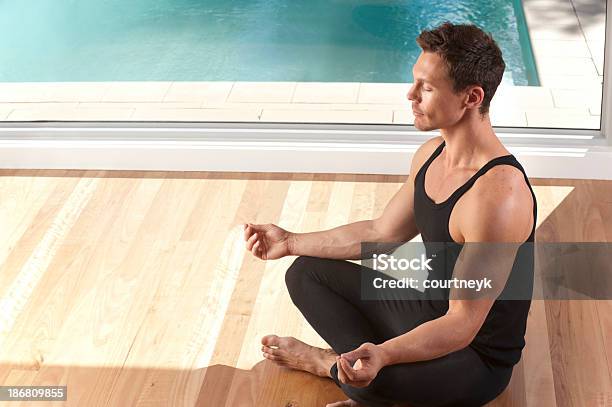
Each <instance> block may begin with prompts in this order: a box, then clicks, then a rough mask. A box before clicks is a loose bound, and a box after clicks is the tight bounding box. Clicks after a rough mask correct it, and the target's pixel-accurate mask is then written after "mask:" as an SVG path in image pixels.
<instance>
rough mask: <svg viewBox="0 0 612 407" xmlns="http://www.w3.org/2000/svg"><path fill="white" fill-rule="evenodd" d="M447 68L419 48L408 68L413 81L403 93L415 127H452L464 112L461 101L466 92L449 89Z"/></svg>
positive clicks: (429, 53) (432, 128)
mask: <svg viewBox="0 0 612 407" xmlns="http://www.w3.org/2000/svg"><path fill="white" fill-rule="evenodd" d="M447 69H448V68H447V66H446V64H445V63H444V60H443V59H442V57H440V56H439V55H438V54H436V53H434V52H421V55H419V58H418V59H417V61H416V64H415V65H414V67H413V69H412V73H413V77H414V83H413V85H412V87H411V88H410V90H409V91H408V95H407V97H408V100H410V101H411V102H412V111H413V113H414V127H416V128H417V129H419V130H423V131H428V130H436V129H440V128H448V127H452V126H453V125H454V124H455V123H457V122H458V121H459V120H460V119H461V117H462V116H463V114H464V113H465V108H464V107H463V108H462V107H461V105H462V102H463V101H464V100H465V98H466V97H467V96H466V93H465V92H461V93H460V94H458V95H457V94H455V93H453V85H452V83H451V80H450V78H449V77H448V72H447Z"/></svg>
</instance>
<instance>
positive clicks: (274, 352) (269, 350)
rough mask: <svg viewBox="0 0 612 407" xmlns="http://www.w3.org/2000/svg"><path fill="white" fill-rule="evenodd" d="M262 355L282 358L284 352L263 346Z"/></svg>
mask: <svg viewBox="0 0 612 407" xmlns="http://www.w3.org/2000/svg"><path fill="white" fill-rule="evenodd" d="M261 350H262V352H263V353H267V354H269V355H273V356H283V355H284V354H285V352H284V351H283V350H281V349H275V348H270V347H269V346H266V345H263V346H262V347H261Z"/></svg>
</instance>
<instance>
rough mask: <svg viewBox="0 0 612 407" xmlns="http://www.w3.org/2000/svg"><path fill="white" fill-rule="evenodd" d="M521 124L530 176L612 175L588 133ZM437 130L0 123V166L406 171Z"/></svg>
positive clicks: (514, 148) (603, 150) (514, 145)
mask: <svg viewBox="0 0 612 407" xmlns="http://www.w3.org/2000/svg"><path fill="white" fill-rule="evenodd" d="M391 127H393V126H391ZM527 130H529V129H527ZM527 130H520V131H519V130H515V129H513V130H512V131H510V132H504V131H501V130H497V129H496V132H497V134H498V135H499V136H500V137H501V138H502V140H503V141H504V143H505V145H506V146H507V147H508V149H509V150H510V151H511V152H512V153H513V154H515V155H516V157H517V158H518V160H519V161H520V162H521V163H522V164H523V166H524V167H525V170H526V171H527V174H528V175H529V176H530V177H532V178H576V179H612V148H611V147H610V146H607V145H606V144H605V140H602V139H600V138H599V139H598V138H597V137H596V136H594V133H593V132H589V131H582V132H578V131H576V132H573V133H572V132H569V131H566V132H562V133H561V132H559V134H551V133H546V134H544V133H526V131H527ZM531 131H533V130H531ZM435 135H436V134H435V133H423V132H418V131H415V130H412V129H409V128H404V129H402V130H401V131H398V130H397V126H395V128H394V129H393V130H389V128H384V127H379V128H378V129H372V128H368V129H366V130H364V129H363V127H360V128H356V127H353V128H346V127H337V128H330V127H329V126H309V127H304V126H303V125H302V126H301V127H299V128H298V127H287V126H272V125H270V126H267V127H265V128H246V127H243V128H239V127H238V128H236V127H231V126H216V127H209V128H206V129H203V128H201V127H200V128H191V127H180V126H178V127H177V126H174V127H172V128H168V127H166V128H160V127H156V128H151V127H149V128H143V127H135V126H134V127H123V128H113V127H98V128H82V127H76V126H73V127H61V128H60V127H46V128H42V127H36V128H33V127H30V128H17V127H13V128H10V127H6V126H5V127H3V128H0V136H2V137H1V138H0V168H11V169H102V170H163V171H240V172H298V173H300V172H308V173H358V174H398V175H406V174H408V170H409V168H410V161H411V159H412V155H413V153H414V151H415V150H416V148H417V147H418V146H419V145H420V144H422V143H423V141H424V140H426V139H427V138H430V137H433V136H435ZM306 140H308V141H306Z"/></svg>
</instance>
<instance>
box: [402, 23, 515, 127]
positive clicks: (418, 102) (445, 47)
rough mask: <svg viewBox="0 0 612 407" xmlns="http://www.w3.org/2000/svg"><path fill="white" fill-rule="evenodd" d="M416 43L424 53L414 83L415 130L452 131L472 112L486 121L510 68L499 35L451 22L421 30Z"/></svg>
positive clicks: (416, 68)
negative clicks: (454, 126)
mask: <svg viewBox="0 0 612 407" xmlns="http://www.w3.org/2000/svg"><path fill="white" fill-rule="evenodd" d="M416 41H417V43H418V44H419V46H420V47H421V49H422V50H423V52H421V55H420V56H419V58H418V59H417V62H416V64H415V65H414V67H413V76H414V83H413V85H412V87H411V88H410V91H409V92H408V99H409V100H411V101H412V109H413V111H415V123H414V125H415V127H417V128H418V129H421V130H433V129H438V128H447V127H451V126H453V125H454V124H455V123H457V122H458V121H459V120H461V119H462V118H463V116H464V115H465V113H466V110H468V109H470V110H472V111H477V112H478V113H479V115H480V117H482V116H484V115H486V114H488V112H489V104H490V103H491V99H492V98H493V95H494V94H495V91H496V90H497V87H498V85H499V84H500V83H501V80H502V76H503V74H504V69H505V68H506V64H505V63H504V59H503V58H502V52H501V50H500V49H499V47H498V46H497V43H496V42H495V40H493V37H492V36H491V35H490V34H487V33H485V32H484V31H482V30H481V29H480V28H478V27H476V26H475V25H467V24H458V25H455V24H452V23H450V22H445V23H444V24H442V25H440V26H439V27H437V28H434V29H433V30H425V31H423V32H421V34H419V36H418V37H417V40H416ZM419 112H420V113H423V114H422V115H419V114H418V113H419Z"/></svg>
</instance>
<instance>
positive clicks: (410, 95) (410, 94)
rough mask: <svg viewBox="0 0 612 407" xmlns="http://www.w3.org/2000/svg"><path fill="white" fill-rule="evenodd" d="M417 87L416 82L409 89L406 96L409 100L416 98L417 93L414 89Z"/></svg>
mask: <svg viewBox="0 0 612 407" xmlns="http://www.w3.org/2000/svg"><path fill="white" fill-rule="evenodd" d="M415 88H416V86H414V84H413V85H412V86H411V87H410V89H408V93H407V94H406V98H408V100H410V101H412V100H416V96H417V95H416V93H415V91H414V89H415Z"/></svg>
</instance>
